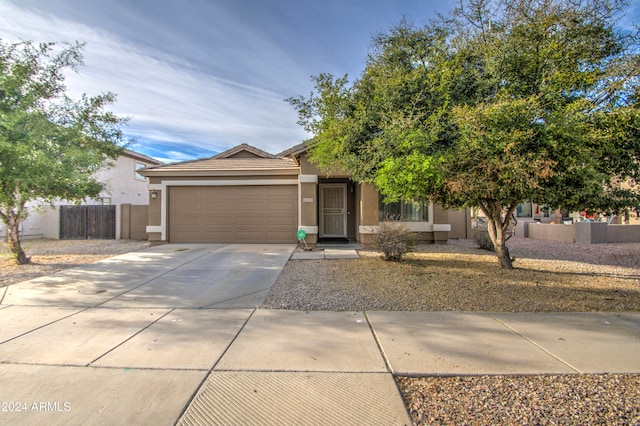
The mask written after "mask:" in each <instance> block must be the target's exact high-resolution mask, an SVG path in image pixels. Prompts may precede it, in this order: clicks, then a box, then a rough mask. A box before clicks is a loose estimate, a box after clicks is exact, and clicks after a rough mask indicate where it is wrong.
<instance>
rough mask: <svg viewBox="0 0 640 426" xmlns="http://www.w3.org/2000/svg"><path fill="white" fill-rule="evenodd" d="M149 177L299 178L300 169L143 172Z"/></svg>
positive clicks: (142, 173)
mask: <svg viewBox="0 0 640 426" xmlns="http://www.w3.org/2000/svg"><path fill="white" fill-rule="evenodd" d="M140 174H141V175H143V176H147V177H219V176H234V177H244V176H298V175H299V174H300V169H299V168H291V169H271V170H153V169H151V170H143V171H142V172H141V173H140Z"/></svg>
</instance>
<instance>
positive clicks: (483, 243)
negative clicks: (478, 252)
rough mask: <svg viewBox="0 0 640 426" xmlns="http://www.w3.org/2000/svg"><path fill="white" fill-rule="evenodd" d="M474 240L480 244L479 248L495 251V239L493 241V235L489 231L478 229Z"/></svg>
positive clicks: (474, 234)
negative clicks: (490, 235)
mask: <svg viewBox="0 0 640 426" xmlns="http://www.w3.org/2000/svg"><path fill="white" fill-rule="evenodd" d="M473 240H474V241H475V242H476V244H477V245H478V248H480V249H483V250H488V251H493V249H494V247H493V241H491V237H489V231H485V230H479V229H478V230H476V231H475V232H474V233H473Z"/></svg>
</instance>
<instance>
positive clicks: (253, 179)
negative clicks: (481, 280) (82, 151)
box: [140, 144, 469, 245]
mask: <svg viewBox="0 0 640 426" xmlns="http://www.w3.org/2000/svg"><path fill="white" fill-rule="evenodd" d="M140 174H142V175H144V176H147V177H148V178H149V187H148V189H149V193H150V199H149V226H148V227H147V232H148V233H149V239H150V241H157V242H171V243H193V242H203V243H234V242H236V243H295V242H296V241H297V238H296V233H297V231H298V230H304V231H306V234H307V243H309V244H315V243H316V242H317V241H318V240H320V241H335V240H344V239H348V240H355V241H359V242H361V243H362V244H364V245H370V244H372V243H373V241H374V234H375V233H376V231H377V229H378V226H379V224H380V222H381V221H382V220H384V219H385V218H386V217H388V216H390V215H394V216H397V215H400V216H401V219H400V221H401V222H402V223H403V224H404V225H406V226H407V227H408V228H409V229H411V230H413V231H416V232H417V233H418V234H417V235H418V237H419V239H420V240H422V241H429V242H446V241H447V240H448V239H449V237H450V232H451V231H452V229H451V224H450V223H451V222H450V220H449V217H450V214H451V216H452V219H454V220H456V221H457V222H460V223H461V225H460V227H461V229H460V230H458V231H456V232H455V234H456V235H458V234H460V235H461V237H462V238H466V228H467V227H468V226H467V223H468V222H469V221H468V220H467V219H466V218H465V214H464V212H453V211H452V212H449V211H447V210H444V209H442V208H441V207H439V206H437V205H433V204H432V203H427V204H425V205H421V206H414V205H413V204H411V203H395V204H391V205H384V204H383V203H382V202H381V197H380V196H379V194H378V192H377V191H376V189H375V187H374V186H373V185H369V184H360V183H356V182H354V181H352V180H350V179H349V176H348V175H332V176H327V175H325V174H323V173H322V172H321V171H319V170H318V169H317V168H316V167H315V166H314V165H313V164H311V163H310V162H309V161H308V160H307V147H306V145H305V144H300V145H297V146H295V147H293V148H291V149H289V150H287V151H285V152H283V153H281V154H278V155H273V154H269V153H267V152H264V151H262V150H259V149H257V148H255V147H252V146H250V145H246V144H242V145H239V146H236V147H234V148H232V149H230V150H228V151H225V152H222V153H220V154H218V155H216V156H214V157H211V158H208V159H203V160H196V161H188V162H183V163H175V164H168V165H163V166H155V167H150V168H147V169H144V170H142V171H140Z"/></svg>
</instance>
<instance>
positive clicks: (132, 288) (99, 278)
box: [0, 244, 295, 309]
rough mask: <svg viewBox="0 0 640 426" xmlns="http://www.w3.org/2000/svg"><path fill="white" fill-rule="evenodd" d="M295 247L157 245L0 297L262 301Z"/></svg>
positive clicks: (202, 304)
mask: <svg viewBox="0 0 640 426" xmlns="http://www.w3.org/2000/svg"><path fill="white" fill-rule="evenodd" d="M294 249H295V246H294V245H257V244H256V245H251V244H168V245H162V246H156V247H152V248H149V249H146V250H144V251H140V252H131V253H127V254H124V255H120V256H115V257H112V258H110V259H105V260H102V261H99V262H96V263H92V264H88V265H83V266H81V267H77V268H72V269H67V270H64V271H62V272H59V273H57V274H54V275H50V276H45V277H40V278H36V279H34V280H31V281H28V282H24V283H20V284H19V285H13V286H9V287H7V288H3V289H0V303H1V304H3V305H20V306H60V307H70V306H73V307H97V306H99V307H103V308H107V307H109V308H145V309H146V308H254V307H255V306H256V305H258V304H260V303H262V301H263V300H264V298H265V297H266V295H267V293H268V292H269V289H270V288H271V286H272V285H273V283H274V281H275V279H276V278H277V277H278V275H279V274H280V271H281V270H282V267H283V266H284V265H285V264H286V263H287V260H288V259H289V257H290V256H291V254H292V253H293V250H294ZM3 293H4V294H3Z"/></svg>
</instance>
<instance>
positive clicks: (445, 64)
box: [289, 0, 640, 269]
mask: <svg viewBox="0 0 640 426" xmlns="http://www.w3.org/2000/svg"><path fill="white" fill-rule="evenodd" d="M623 6H624V4H622V3H619V2H617V1H615V0H604V1H602V0H582V1H572V0H517V1H515V2H513V1H506V0H504V1H502V0H466V1H464V2H461V3H460V4H459V6H458V7H457V8H456V9H455V10H454V11H452V13H451V15H450V16H449V17H448V18H446V19H445V18H441V19H439V20H437V21H433V22H431V23H429V24H428V25H426V26H425V27H423V28H419V29H416V28H415V27H414V26H413V25H411V24H410V23H408V22H407V21H406V20H403V21H402V22H400V23H399V24H398V25H396V26H394V27H393V28H391V30H389V31H388V32H386V33H383V34H380V35H378V36H377V37H375V38H374V41H373V44H374V49H373V51H372V53H371V54H370V55H369V58H368V60H367V63H366V67H365V69H364V71H363V73H362V75H361V76H360V78H359V79H358V80H356V81H355V82H354V83H353V84H352V85H349V83H348V81H347V78H346V76H345V77H343V78H339V79H336V78H334V77H333V76H331V75H327V74H321V75H319V76H318V77H315V78H314V79H315V83H316V86H315V90H314V92H313V93H312V94H311V95H310V96H309V97H308V98H304V97H298V98H291V99H289V102H290V103H291V104H292V105H293V106H294V107H295V108H296V109H297V110H298V114H299V118H300V120H299V123H300V124H301V125H303V126H305V128H306V129H307V130H310V131H312V132H313V133H314V139H313V141H312V148H311V158H312V160H313V161H315V162H316V163H318V164H319V165H320V167H321V168H323V169H324V170H326V171H328V172H331V171H335V170H340V169H342V170H347V171H349V172H351V174H352V176H353V178H354V179H356V180H358V181H361V182H370V183H375V184H376V186H377V188H378V190H379V191H380V193H381V194H383V195H384V196H385V199H386V200H387V201H397V200H398V199H404V200H411V201H415V202H420V201H426V200H431V201H434V202H439V203H442V204H443V205H444V206H445V207H451V208H467V207H473V208H477V209H479V210H480V211H481V212H482V213H483V214H484V216H486V217H487V220H488V228H489V236H490V237H491V240H492V242H493V244H494V247H495V252H496V255H497V258H498V261H499V264H500V266H501V267H502V268H509V269H510V268H512V267H513V266H512V262H511V258H510V256H509V251H508V248H507V245H506V241H507V240H508V239H509V238H510V235H511V234H509V233H508V230H509V228H510V226H512V223H511V220H512V216H513V213H514V212H515V210H516V208H517V206H518V204H520V203H521V202H523V201H526V200H535V201H536V202H538V203H544V204H548V205H550V206H551V207H554V208H564V209H567V210H577V209H589V210H600V211H602V210H605V211H613V210H619V209H623V208H626V207H636V208H637V207H638V206H639V205H640V195H639V194H638V193H637V192H633V191H630V190H620V189H616V188H615V187H614V186H613V185H612V184H611V182H612V179H613V178H619V179H625V178H628V177H629V178H635V179H637V178H638V161H639V160H640V158H639V155H640V138H638V136H639V132H638V130H639V129H640V119H639V117H640V114H639V113H638V103H637V101H638V96H637V94H638V87H639V86H640V85H639V78H640V77H639V75H640V72H639V71H640V56H639V50H638V47H639V44H638V36H637V31H635V32H626V33H625V32H622V31H619V30H617V29H616V27H615V25H616V22H617V21H616V18H617V17H619V16H620V14H621V12H622V10H623Z"/></svg>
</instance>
